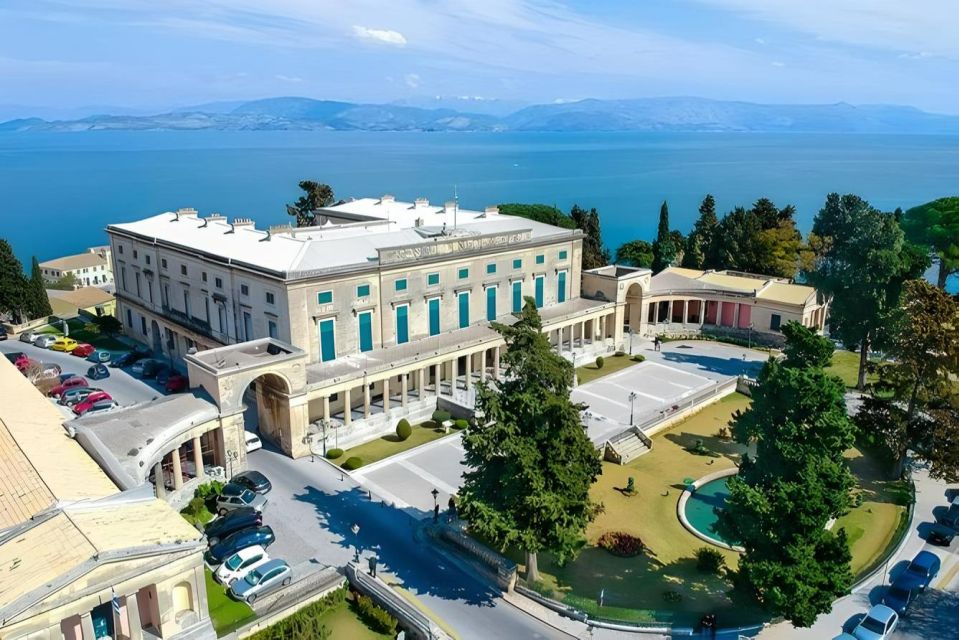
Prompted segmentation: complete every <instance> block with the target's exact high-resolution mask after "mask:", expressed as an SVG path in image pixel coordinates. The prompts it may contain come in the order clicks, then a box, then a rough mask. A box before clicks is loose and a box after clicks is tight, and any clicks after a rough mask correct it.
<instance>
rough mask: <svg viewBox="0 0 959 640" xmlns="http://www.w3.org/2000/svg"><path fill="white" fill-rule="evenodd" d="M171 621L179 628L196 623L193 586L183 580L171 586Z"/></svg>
mask: <svg viewBox="0 0 959 640" xmlns="http://www.w3.org/2000/svg"><path fill="white" fill-rule="evenodd" d="M172 600H173V620H174V621H175V622H176V623H177V624H178V625H180V627H181V628H183V627H187V626H190V625H192V624H194V623H195V622H196V619H197V615H196V607H195V603H194V598H193V585H192V584H190V582H189V581H187V580H184V581H183V582H178V583H176V584H175V585H174V586H173V592H172Z"/></svg>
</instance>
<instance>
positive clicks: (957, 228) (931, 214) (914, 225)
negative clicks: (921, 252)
mask: <svg viewBox="0 0 959 640" xmlns="http://www.w3.org/2000/svg"><path fill="white" fill-rule="evenodd" d="M902 227H903V229H904V230H905V232H906V237H907V238H908V239H909V240H910V241H911V242H914V243H915V244H918V245H922V246H925V247H928V248H929V250H930V251H932V252H934V253H935V254H936V257H937V258H938V260H939V276H938V280H937V284H938V285H939V288H940V289H945V288H946V281H947V280H948V279H949V276H951V275H952V274H954V273H956V272H957V271H959V197H957V196H952V197H949V198H939V199H938V200H933V201H932V202H927V203H926V204H922V205H919V206H918V207H913V208H912V209H909V210H908V211H906V213H905V214H904V216H903V219H902Z"/></svg>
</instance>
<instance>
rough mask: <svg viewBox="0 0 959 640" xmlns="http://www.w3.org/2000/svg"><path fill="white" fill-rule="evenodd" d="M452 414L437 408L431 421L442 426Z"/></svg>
mask: <svg viewBox="0 0 959 640" xmlns="http://www.w3.org/2000/svg"><path fill="white" fill-rule="evenodd" d="M451 417H452V416H451V415H450V412H449V411H443V410H442V409H437V410H436V411H434V412H433V416H432V418H433V422H435V423H436V426H437V427H442V426H443V423H444V422H446V421H447V420H449V419H450V418H451Z"/></svg>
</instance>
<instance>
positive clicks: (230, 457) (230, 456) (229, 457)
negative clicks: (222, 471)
mask: <svg viewBox="0 0 959 640" xmlns="http://www.w3.org/2000/svg"><path fill="white" fill-rule="evenodd" d="M239 457H240V454H239V453H237V452H236V451H234V450H233V449H230V450H229V451H227V452H226V461H227V463H228V465H229V467H228V469H229V471H228V472H227V477H228V478H232V477H233V463H234V462H236V461H237V459H238V458H239Z"/></svg>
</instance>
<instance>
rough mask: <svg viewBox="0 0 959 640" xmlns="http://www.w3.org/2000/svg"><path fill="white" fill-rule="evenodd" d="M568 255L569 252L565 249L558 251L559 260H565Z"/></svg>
mask: <svg viewBox="0 0 959 640" xmlns="http://www.w3.org/2000/svg"><path fill="white" fill-rule="evenodd" d="M568 256H569V252H568V251H566V249H563V250H562V251H560V252H559V259H560V260H565V259H566V258H567V257H568Z"/></svg>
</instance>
